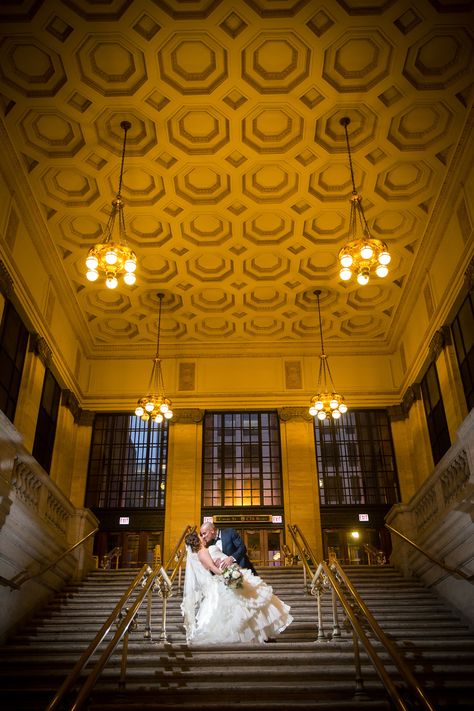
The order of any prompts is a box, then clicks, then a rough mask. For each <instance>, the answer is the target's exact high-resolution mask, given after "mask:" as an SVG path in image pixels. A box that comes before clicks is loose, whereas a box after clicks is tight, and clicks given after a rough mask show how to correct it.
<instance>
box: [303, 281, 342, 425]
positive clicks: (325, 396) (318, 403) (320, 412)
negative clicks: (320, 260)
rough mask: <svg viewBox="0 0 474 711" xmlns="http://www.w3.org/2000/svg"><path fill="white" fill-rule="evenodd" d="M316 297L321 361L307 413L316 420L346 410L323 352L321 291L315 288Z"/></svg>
mask: <svg viewBox="0 0 474 711" xmlns="http://www.w3.org/2000/svg"><path fill="white" fill-rule="evenodd" d="M314 293H315V295H316V298H317V300H318V314H319V334H320V336H321V355H320V358H321V362H320V364H319V376H318V394H317V395H314V396H313V397H312V398H311V404H310V407H309V414H310V415H312V416H313V417H315V416H317V417H318V420H325V419H326V418H327V417H328V418H331V417H332V418H333V419H334V420H338V419H339V418H340V416H341V415H343V414H344V413H345V412H347V405H346V404H345V402H344V398H343V397H342V395H339V394H338V393H337V392H336V389H335V387H334V383H333V381H332V376H331V371H330V370H329V363H328V357H327V355H326V354H325V352H324V343H323V326H322V323H321V307H320V305H319V297H320V295H321V291H320V290H319V289H317V290H316V291H315V292H314ZM328 380H329V384H330V385H331V392H329V390H328V386H327V382H328Z"/></svg>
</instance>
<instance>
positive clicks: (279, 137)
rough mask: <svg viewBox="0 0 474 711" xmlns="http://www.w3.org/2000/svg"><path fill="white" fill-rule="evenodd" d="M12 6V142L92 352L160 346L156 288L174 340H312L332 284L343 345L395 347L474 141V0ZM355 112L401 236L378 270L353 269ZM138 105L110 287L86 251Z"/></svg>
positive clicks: (1, 81) (7, 98) (111, 1)
mask: <svg viewBox="0 0 474 711" xmlns="http://www.w3.org/2000/svg"><path fill="white" fill-rule="evenodd" d="M0 21H1V23H2V30H1V32H2V41H1V44H0V94H1V95H0V99H1V108H2V120H3V122H4V126H5V130H6V132H7V134H8V141H7V142H6V146H5V150H11V151H14V153H15V154H16V156H17V157H18V159H19V161H20V163H21V166H22V168H23V170H24V174H25V181H26V183H27V190H28V191H29V192H30V195H31V200H32V201H33V202H34V203H35V205H37V206H38V209H39V214H40V216H41V220H42V221H43V222H44V226H45V228H46V229H45V231H44V233H45V234H46V235H47V238H46V239H47V240H50V244H49V246H48V248H49V250H50V254H51V255H52V257H51V258H54V259H55V260H57V262H58V264H59V265H60V270H59V271H60V273H61V274H62V273H63V274H64V280H63V281H62V282H61V283H60V282H58V283H57V285H56V289H57V293H58V295H59V298H61V300H62V301H63V303H64V305H65V308H66V310H68V309H69V311H70V314H71V320H72V319H75V318H76V316H75V314H77V313H79V314H80V318H79V320H78V322H77V330H78V334H79V336H80V339H81V341H82V347H83V349H84V352H85V353H87V354H89V355H92V356H93V355H94V353H102V354H103V353H109V352H110V353H111V354H112V353H116V354H118V353H121V354H123V353H126V352H138V350H139V349H143V347H144V346H145V347H146V348H147V349H148V350H150V349H152V344H154V342H155V339H156V314H157V304H158V299H157V296H156V294H157V292H158V291H162V292H164V294H165V299H164V303H163V318H162V337H163V342H164V343H166V344H168V347H169V348H171V349H177V350H178V351H179V349H180V348H181V349H184V351H186V349H188V352H192V349H193V348H196V349H201V350H202V349H204V350H205V349H211V351H212V349H216V348H218V349H221V350H222V349H225V348H227V347H229V348H231V349H234V350H235V348H236V347H242V348H245V347H246V346H247V345H251V344H258V345H260V344H262V345H263V344H269V343H275V342H278V344H279V347H280V348H284V347H285V344H288V345H290V346H291V345H293V346H294V345H295V344H300V345H301V347H302V348H303V349H304V347H305V344H312V345H314V343H315V342H318V338H319V331H318V322H317V313H316V301H315V297H314V295H313V291H314V289H316V288H318V289H321V291H322V294H321V308H322V312H323V323H324V332H325V340H326V341H327V343H329V342H331V344H332V346H331V347H335V348H336V349H337V348H342V347H344V345H347V344H348V343H349V339H351V340H350V342H351V343H354V339H357V342H359V343H360V344H361V345H364V344H365V345H367V346H370V347H371V348H372V349H377V348H384V347H385V348H386V347H388V346H389V345H390V341H391V338H393V334H394V333H396V332H397V329H399V328H400V323H399V322H398V320H397V319H398V318H399V314H400V305H401V303H402V301H403V299H404V298H405V297H406V295H407V290H408V289H409V288H410V289H412V288H413V280H412V279H411V277H412V276H413V275H415V274H416V273H419V272H420V270H421V266H422V265H423V262H424V260H425V259H426V256H427V253H428V251H429V250H430V249H432V247H433V239H435V237H434V236H433V235H434V230H433V220H434V219H435V215H436V211H437V210H438V209H439V203H440V200H442V199H443V185H445V184H446V181H448V180H449V175H450V172H452V171H453V170H454V169H455V165H456V161H457V160H459V157H460V155H462V150H463V141H464V140H465V132H466V126H467V124H468V118H469V115H470V111H471V108H470V107H471V102H472V63H473V53H472V35H471V31H470V29H469V28H470V27H472V2H468V1H466V2H462V1H461V0H460V1H459V2H451V1H449V0H444V1H443V0H418V1H417V2H416V3H409V2H403V1H398V0H396V1H390V0H326V2H315V0H139V1H133V2H132V0H101V1H99V0H62V1H60V0H51V1H48V0H45V1H44V2H41V1H35V0H29V1H28V0H24V1H20V0H17V1H16V2H8V1H6V0H3V1H2V3H1V5H0ZM344 116H348V117H349V118H350V119H351V123H350V126H349V136H350V142H351V148H352V152H353V163H354V172H355V180H356V184H357V188H358V189H359V191H360V193H361V195H362V204H363V206H364V209H365V213H366V216H367V219H368V222H369V225H370V228H371V230H372V233H373V236H375V237H379V238H381V239H384V240H385V241H386V242H387V244H388V246H389V249H390V252H391V254H392V262H391V265H390V272H389V275H388V276H387V277H386V278H385V279H384V280H381V279H378V278H376V277H374V278H373V279H372V280H371V281H370V283H369V285H368V286H366V287H359V286H357V285H356V284H355V283H354V282H349V283H344V282H342V281H341V280H340V279H339V276H338V272H339V268H338V263H337V254H338V251H339V249H340V248H341V247H342V246H343V244H344V242H345V240H346V239H347V237H348V220H349V199H350V195H351V180H350V172H349V164H348V159H347V152H346V145H345V138H344V131H343V128H342V126H341V125H340V119H341V118H342V117H344ZM123 120H128V121H130V122H131V124H132V125H131V128H130V131H129V133H128V139H127V151H126V158H125V170H124V176H123V190H122V195H123V198H124V202H125V220H126V224H127V234H128V241H129V244H130V246H132V248H133V249H134V250H135V252H136V254H137V257H138V270H137V282H136V285H135V286H132V287H126V286H124V285H120V286H119V288H118V289H116V290H115V291H110V290H108V289H106V288H105V286H104V284H103V282H102V281H100V282H97V283H95V284H91V283H89V282H87V281H86V279H85V265H84V260H85V257H86V255H87V251H88V249H89V247H90V246H92V245H93V244H94V243H95V242H98V241H101V237H102V231H103V228H104V225H105V223H106V221H107V216H108V214H109V212H110V208H111V201H112V199H113V197H114V196H115V194H116V192H117V185H118V178H119V171H120V156H121V149H122V141H123V132H122V130H121V128H120V123H121V122H122V121H123ZM463 135H464V138H463ZM10 143H11V145H10ZM43 239H45V238H44V237H43ZM51 245H54V249H53V250H51ZM60 281H61V280H60ZM65 284H66V285H67V288H64V285H65ZM184 351H183V352H184Z"/></svg>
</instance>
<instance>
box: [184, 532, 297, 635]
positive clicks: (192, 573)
mask: <svg viewBox="0 0 474 711" xmlns="http://www.w3.org/2000/svg"><path fill="white" fill-rule="evenodd" d="M185 542H186V551H187V559H186V574H185V580H184V593H183V602H182V603H181V610H182V613H183V617H184V627H185V630H186V641H187V643H188V644H202V645H206V644H235V643H238V642H241V643H244V644H251V643H259V642H266V641H267V640H268V638H269V637H274V636H275V635H276V634H279V633H280V632H283V630H284V629H286V627H288V625H289V624H290V623H291V622H292V620H293V618H292V616H291V615H290V614H289V611H290V608H289V606H288V605H286V604H285V603H284V602H282V601H281V600H280V599H279V598H278V597H277V596H276V595H274V594H273V590H272V588H271V587H270V586H269V585H267V584H266V583H265V582H264V581H263V580H262V579H261V578H259V577H258V576H257V575H253V574H252V573H251V572H250V570H247V569H246V568H239V567H238V566H237V564H234V565H233V566H232V570H228V571H227V573H224V574H223V571H222V570H221V569H220V568H219V561H220V559H221V558H222V555H223V554H222V551H221V550H220V549H219V548H218V547H217V546H209V548H206V547H205V545H204V543H203V542H202V540H201V538H200V536H199V535H198V534H197V533H195V532H193V533H189V534H188V535H187V536H186V538H185ZM232 571H233V576H232V575H231V573H232ZM239 574H240V575H239ZM229 578H230V579H232V580H233V583H232V580H231V581H230V582H229Z"/></svg>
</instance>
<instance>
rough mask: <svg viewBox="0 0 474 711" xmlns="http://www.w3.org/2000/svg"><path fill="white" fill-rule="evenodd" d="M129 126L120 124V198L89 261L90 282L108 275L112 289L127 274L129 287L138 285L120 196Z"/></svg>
mask: <svg viewBox="0 0 474 711" xmlns="http://www.w3.org/2000/svg"><path fill="white" fill-rule="evenodd" d="M130 126H131V123H130V122H129V121H122V123H121V124H120V127H121V128H123V131H124V136H123V149H122V164H121V166H120V179H119V186H118V192H117V195H116V197H115V200H112V212H111V213H110V217H109V219H108V221H107V225H106V227H105V237H104V241H103V242H100V243H99V244H95V245H94V246H93V247H91V248H90V250H89V253H88V255H87V259H86V267H87V273H86V277H87V279H88V280H89V281H97V279H98V278H99V275H102V276H105V284H106V286H107V287H108V288H109V289H115V288H116V286H117V284H118V279H117V277H118V276H121V275H122V274H123V275H124V277H123V280H124V282H125V284H128V286H131V285H132V284H135V281H136V276H135V270H136V268H137V257H136V254H135V252H133V250H131V249H130V247H129V246H128V244H127V238H126V233H125V219H124V215H123V200H122V195H121V190H122V177H123V163H124V158H125V145H126V142H127V131H128V129H129V128H130ZM116 221H117V232H118V235H117V239H116V240H114V237H113V234H114V226H115V222H116Z"/></svg>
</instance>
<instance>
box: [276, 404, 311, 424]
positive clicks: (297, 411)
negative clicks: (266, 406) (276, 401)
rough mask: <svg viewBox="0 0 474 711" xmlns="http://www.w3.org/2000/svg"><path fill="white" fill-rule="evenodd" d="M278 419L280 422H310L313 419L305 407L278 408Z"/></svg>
mask: <svg viewBox="0 0 474 711" xmlns="http://www.w3.org/2000/svg"><path fill="white" fill-rule="evenodd" d="M278 417H279V418H280V421H281V422H289V420H305V421H306V422H311V421H312V419H313V418H312V416H311V415H310V414H309V412H308V408H307V407H280V408H279V410H278Z"/></svg>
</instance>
